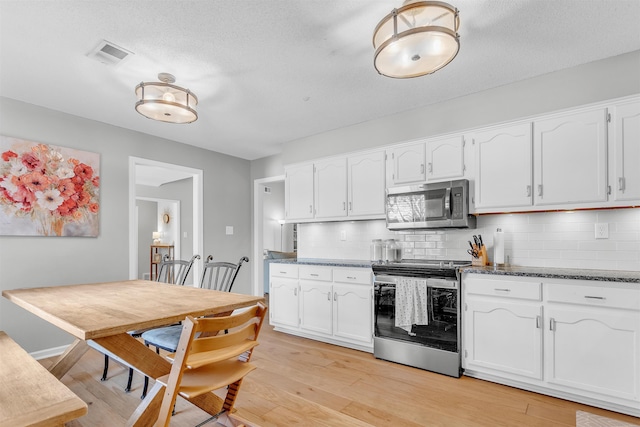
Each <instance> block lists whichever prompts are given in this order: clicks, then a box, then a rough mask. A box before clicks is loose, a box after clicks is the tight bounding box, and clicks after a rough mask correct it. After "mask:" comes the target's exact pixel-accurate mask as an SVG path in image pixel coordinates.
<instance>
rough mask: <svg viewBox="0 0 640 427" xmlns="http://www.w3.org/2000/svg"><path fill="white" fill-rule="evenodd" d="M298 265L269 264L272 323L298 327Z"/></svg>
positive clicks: (270, 316)
mask: <svg viewBox="0 0 640 427" xmlns="http://www.w3.org/2000/svg"><path fill="white" fill-rule="evenodd" d="M298 307H299V304H298V266H297V265H291V264H275V263H270V264H269V313H270V315H269V318H270V320H271V324H272V325H282V326H285V327H292V328H298V324H299V319H300V318H299V314H298V311H299V310H298Z"/></svg>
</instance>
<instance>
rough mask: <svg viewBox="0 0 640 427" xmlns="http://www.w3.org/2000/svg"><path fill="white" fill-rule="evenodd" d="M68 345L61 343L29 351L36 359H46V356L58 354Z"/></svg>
mask: <svg viewBox="0 0 640 427" xmlns="http://www.w3.org/2000/svg"><path fill="white" fill-rule="evenodd" d="M67 347H69V346H68V345H61V346H60V347H53V348H47V349H44V350H39V351H34V352H32V353H29V354H30V355H31V357H33V358H34V359H36V360H40V359H46V358H47V357H54V356H60V355H61V354H62V353H64V351H65V350H66V349H67Z"/></svg>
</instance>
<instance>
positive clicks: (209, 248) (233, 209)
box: [0, 97, 253, 352]
mask: <svg viewBox="0 0 640 427" xmlns="http://www.w3.org/2000/svg"><path fill="white" fill-rule="evenodd" d="M158 125H159V126H162V125H164V124H162V123H159V124H158ZM0 134H2V135H7V136H13V137H20V138H23V139H27V140H33V141H38V142H43V143H47V144H53V145H59V146H64V147H72V148H77V149H81V150H88V151H93V152H98V153H100V154H101V165H100V168H101V176H100V179H101V188H100V204H101V212H100V235H99V236H98V237H97V238H71V237H56V238H54V237H15V236H0V290H5V289H15V288H26V287H40V286H53V285H67V284H79V283H96V282H104V281H113V280H126V279H128V275H129V247H128V246H129V230H128V228H129V223H128V204H129V195H128V176H129V171H128V168H129V156H135V157H141V158H148V159H152V160H157V161H161V162H166V163H174V164H179V165H182V166H187V167H190V168H196V169H202V170H203V171H204V185H203V186H204V230H203V241H204V252H205V253H207V254H208V253H212V254H220V255H221V256H222V255H223V254H224V258H226V259H232V260H237V259H239V258H240V257H241V256H242V255H250V253H251V252H250V240H251V235H250V228H251V222H250V219H251V213H250V193H251V190H250V163H249V162H248V161H246V160H243V159H239V158H235V157H231V156H227V155H223V154H219V153H214V152H212V151H207V150H203V149H199V148H196V147H192V146H187V145H184V144H178V143H175V142H173V141H169V140H165V139H162V138H157V137H154V136H150V135H145V134H142V133H138V132H133V131H129V130H126V129H122V128H118V127H115V126H110V125H106V124H104V123H100V122H96V121H92V120H86V119H82V118H79V117H76V116H71V115H68V114H65V113H62V112H59V111H54V110H49V109H45V108H41V107H37V106H34V105H31V104H26V103H22V102H18V101H15V100H12V99H8V98H2V97H0ZM226 225H233V226H234V230H235V234H234V235H232V236H227V235H225V226H226ZM252 261H253V260H252ZM250 270H251V269H250V268H245V269H243V270H241V271H240V274H239V276H238V279H237V283H236V285H235V286H234V291H236V292H241V293H251V287H250V283H249V282H250V276H251V274H250ZM0 330H4V331H6V332H7V333H8V334H9V335H10V336H11V337H12V338H13V339H15V340H16V341H17V342H18V343H19V344H20V345H21V346H23V347H24V348H25V349H26V350H27V351H29V352H33V351H37V350H42V349H47V348H52V347H57V346H61V345H65V344H68V343H70V342H71V341H72V337H71V336H69V335H68V334H66V333H64V332H62V331H61V330H60V329H58V328H56V327H54V326H52V325H50V324H49V323H47V322H45V321H43V320H40V319H39V318H38V317H37V316H34V315H32V314H30V313H28V312H27V311H25V310H24V309H22V308H19V307H18V306H16V305H15V304H12V303H10V302H9V301H8V300H6V299H5V298H1V299H0Z"/></svg>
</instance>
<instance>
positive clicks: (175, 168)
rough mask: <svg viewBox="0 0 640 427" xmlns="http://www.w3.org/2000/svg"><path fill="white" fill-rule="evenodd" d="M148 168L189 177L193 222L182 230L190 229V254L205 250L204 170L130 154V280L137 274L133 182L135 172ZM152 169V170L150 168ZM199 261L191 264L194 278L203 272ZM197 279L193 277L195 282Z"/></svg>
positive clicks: (171, 177)
mask: <svg viewBox="0 0 640 427" xmlns="http://www.w3.org/2000/svg"><path fill="white" fill-rule="evenodd" d="M144 168H147V171H151V174H150V175H152V176H154V177H158V176H165V179H167V180H168V181H172V180H175V179H176V177H179V178H177V179H184V178H187V177H190V178H192V179H191V183H192V184H191V187H192V191H193V193H192V196H193V197H192V200H193V209H192V224H193V227H192V229H191V230H182V231H184V232H190V233H191V236H192V242H193V253H194V254H202V253H203V251H204V242H203V239H202V230H203V218H204V214H203V171H202V170H201V169H193V168H189V167H186V166H180V165H174V164H171V163H163V162H158V161H155V160H150V159H144V158H139V157H129V279H135V278H137V276H138V264H139V260H138V254H139V252H140V251H139V244H138V221H137V214H136V197H137V196H136V184H137V183H139V182H138V181H139V178H137V176H138V174H137V172H140V169H144ZM149 168H151V169H149ZM201 262H202V260H200V261H199V262H198V261H197V262H195V263H194V265H193V277H200V272H201V271H202V270H201V269H202V266H201ZM196 282H197V280H194V283H196Z"/></svg>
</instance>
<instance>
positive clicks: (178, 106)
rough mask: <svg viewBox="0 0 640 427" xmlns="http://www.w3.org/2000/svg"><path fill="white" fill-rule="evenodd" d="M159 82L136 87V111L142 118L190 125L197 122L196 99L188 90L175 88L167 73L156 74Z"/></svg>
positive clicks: (172, 78) (173, 79)
mask: <svg viewBox="0 0 640 427" xmlns="http://www.w3.org/2000/svg"><path fill="white" fill-rule="evenodd" d="M158 80H160V81H159V82H148V83H145V82H142V83H140V84H139V85H137V86H136V96H137V97H138V102H136V111H137V112H138V113H140V114H142V115H143V116H145V117H147V118H150V119H153V120H159V121H161V122H167V123H192V122H195V121H196V120H198V113H196V110H195V108H196V105H198V98H197V97H196V96H195V95H194V94H193V93H192V92H191V91H190V90H189V89H184V88H181V87H180V86H176V85H174V84H173V83H175V81H176V78H175V77H174V76H173V75H171V74H169V73H160V74H158Z"/></svg>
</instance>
